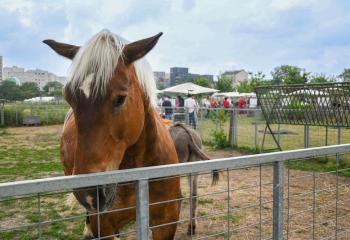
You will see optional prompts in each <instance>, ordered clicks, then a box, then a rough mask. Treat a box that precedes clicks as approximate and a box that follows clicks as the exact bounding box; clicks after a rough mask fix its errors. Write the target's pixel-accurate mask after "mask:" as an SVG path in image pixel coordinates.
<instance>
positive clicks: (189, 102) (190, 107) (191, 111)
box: [185, 94, 197, 129]
mask: <svg viewBox="0 0 350 240" xmlns="http://www.w3.org/2000/svg"><path fill="white" fill-rule="evenodd" d="M185 108H186V109H187V112H188V119H189V122H190V126H191V125H192V126H193V128H194V129H196V109H197V103H196V101H195V100H194V99H193V97H192V95H191V94H188V95H187V99H186V100H185Z"/></svg>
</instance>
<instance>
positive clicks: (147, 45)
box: [123, 32, 163, 64]
mask: <svg viewBox="0 0 350 240" xmlns="http://www.w3.org/2000/svg"><path fill="white" fill-rule="evenodd" d="M162 34H163V33H162V32H160V33H158V34H157V35H155V36H153V37H150V38H145V39H142V40H139V41H136V42H132V43H129V44H127V45H126V46H125V47H124V50H123V55H124V62H125V63H126V64H130V63H132V62H134V61H136V60H137V59H140V58H142V57H143V56H145V55H146V54H147V53H148V52H149V51H151V49H152V48H153V47H154V46H155V45H156V43H157V42H158V39H159V38H160V36H162Z"/></svg>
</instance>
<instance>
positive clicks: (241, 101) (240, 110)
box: [238, 97, 247, 115]
mask: <svg viewBox="0 0 350 240" xmlns="http://www.w3.org/2000/svg"><path fill="white" fill-rule="evenodd" d="M246 104H247V102H246V101H245V99H244V98H243V97H240V98H239V100H238V109H239V114H240V115H242V114H244V110H243V108H244V107H245V105H246Z"/></svg>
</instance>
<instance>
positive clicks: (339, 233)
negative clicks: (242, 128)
mask: <svg viewBox="0 0 350 240" xmlns="http://www.w3.org/2000/svg"><path fill="white" fill-rule="evenodd" d="M349 153H350V144H344V145H337V146H328V147H321V148H309V149H302V150H292V151H285V152H276V153H265V154H259V155H251V156H240V157H234V158H225V159H217V160H211V161H200V162H193V163H184V164H176V165H164V166H155V167H148V168H139V169H129V170H121V171H114V172H104V173H95V174H84V175H77V176H67V177H55V178H47V179H38V180H27V181H19V182H13V183H2V184H0V220H1V221H0V238H1V239H81V237H82V232H83V228H84V225H87V226H88V227H89V228H90V229H94V231H95V232H97V234H96V235H95V236H94V237H95V238H94V239H106V238H108V237H111V236H119V237H120V238H121V239H135V237H137V236H138V239H147V235H148V232H149V230H150V231H151V232H154V231H156V230H155V229H159V228H165V227H167V226H169V225H173V224H175V223H174V222H161V223H160V222H157V221H154V219H152V218H149V215H148V211H147V209H148V206H149V208H150V213H151V214H152V209H153V210H154V209H156V207H157V206H160V208H158V210H159V209H162V210H161V211H159V213H162V212H163V211H164V212H166V211H165V207H166V206H168V205H169V204H171V203H173V202H182V210H181V215H180V219H179V221H178V222H176V224H177V225H178V227H177V228H178V229H177V233H176V236H175V239H190V238H191V237H189V236H187V230H188V227H189V226H191V225H193V224H195V225H196V229H195V231H196V234H195V235H193V236H192V239H222V238H224V239H229V238H232V239H242V238H245V239H271V238H274V239H281V238H282V237H283V238H284V239H328V238H336V237H338V238H339V239H346V238H348V237H349V236H350V233H349V229H350V228H349V227H350V223H349V221H348V219H349V214H350V206H349V204H348V202H349V200H350V195H349V187H350V183H349V181H348V177H349V176H350V175H349V170H350V169H349V168H347V167H344V166H345V165H344V164H343V161H344V159H347V158H345V156H346V155H349ZM322 161H328V162H329V164H335V165H336V170H335V171H326V172H319V171H317V170H318V169H317V168H316V167H315V166H317V165H315V164H313V163H317V162H322ZM283 165H284V166H285V167H283ZM300 165H302V166H305V168H306V167H308V171H301V170H295V169H300ZM215 169H220V170H221V181H220V183H219V184H218V185H217V186H210V181H211V179H210V178H211V176H210V171H212V170H215ZM189 174H190V178H197V177H198V178H199V181H198V183H197V185H198V192H196V194H192V195H190V193H194V191H195V188H194V184H191V185H190V186H189V185H188V181H187V176H188V175H189ZM176 176H183V177H182V178H181V186H182V192H183V197H180V198H178V199H171V200H166V201H161V202H157V201H156V202H155V201H153V200H152V197H151V196H149V199H150V201H149V202H148V200H147V197H148V192H151V191H153V190H152V188H153V186H154V185H155V184H158V183H159V182H160V181H165V180H169V179H173V178H174V177H175V178H176ZM272 176H274V177H273V178H272ZM107 184H118V185H117V186H118V188H117V193H118V192H123V191H122V189H124V190H125V189H132V190H133V191H136V196H137V197H136V200H135V202H134V204H131V205H130V206H124V207H123V208H117V206H115V207H114V208H111V209H108V210H105V209H100V207H99V206H100V205H99V203H97V206H98V207H97V209H96V212H88V213H86V211H85V210H84V209H83V208H81V207H79V205H78V206H75V207H72V205H71V204H70V206H67V205H66V204H65V199H66V197H67V195H68V194H69V193H71V192H72V189H75V191H78V190H79V189H81V188H85V189H84V190H86V188H89V189H91V190H96V192H97V194H98V193H99V189H101V187H103V186H105V185H107ZM135 184H136V187H135ZM148 186H149V190H148ZM118 190H120V191H118ZM161 191H171V189H161ZM194 205H196V206H197V211H196V212H197V214H196V215H193V214H191V211H193V210H191V209H192V207H193V206H194ZM135 213H136V224H135V223H134V222H129V224H127V225H126V226H124V227H123V228H121V229H119V231H118V232H113V233H112V234H110V235H108V234H109V233H108V234H107V233H106V226H107V225H106V224H108V223H110V221H106V218H107V216H108V214H114V215H113V216H115V217H116V216H118V215H119V216H128V215H129V214H135ZM125 214H126V215H125ZM87 217H89V218H88V219H89V220H88V221H87V222H86V220H87ZM113 219H114V218H113ZM148 219H150V224H149V227H148V226H147V225H148V224H147V223H148ZM191 229H192V228H190V230H191ZM107 235H108V236H107Z"/></svg>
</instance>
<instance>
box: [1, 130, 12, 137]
mask: <svg viewBox="0 0 350 240" xmlns="http://www.w3.org/2000/svg"><path fill="white" fill-rule="evenodd" d="M7 135H10V133H9V132H8V131H7V130H6V129H0V136H7Z"/></svg>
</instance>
